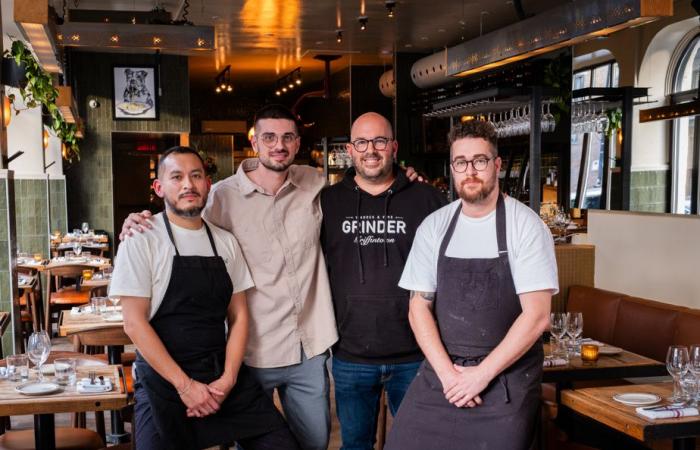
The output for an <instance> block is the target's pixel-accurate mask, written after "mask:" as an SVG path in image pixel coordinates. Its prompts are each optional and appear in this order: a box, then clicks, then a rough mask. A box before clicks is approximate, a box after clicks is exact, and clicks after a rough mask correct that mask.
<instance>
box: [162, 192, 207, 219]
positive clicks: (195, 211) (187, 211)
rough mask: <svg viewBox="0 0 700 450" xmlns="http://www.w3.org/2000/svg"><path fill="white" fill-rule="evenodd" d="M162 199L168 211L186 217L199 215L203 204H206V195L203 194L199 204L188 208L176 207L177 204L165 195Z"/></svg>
mask: <svg viewBox="0 0 700 450" xmlns="http://www.w3.org/2000/svg"><path fill="white" fill-rule="evenodd" d="M163 200H164V201H165V205H166V206H167V207H168V209H169V210H170V211H172V212H173V213H175V214H176V215H178V216H180V217H184V218H186V219H191V218H193V217H199V216H200V215H201V214H202V211H203V210H204V206H205V205H206V204H207V196H206V195H205V196H204V198H202V201H201V202H200V204H199V205H194V206H190V207H189V208H178V207H177V205H176V204H175V203H174V202H171V201H170V199H168V198H167V197H165V198H163Z"/></svg>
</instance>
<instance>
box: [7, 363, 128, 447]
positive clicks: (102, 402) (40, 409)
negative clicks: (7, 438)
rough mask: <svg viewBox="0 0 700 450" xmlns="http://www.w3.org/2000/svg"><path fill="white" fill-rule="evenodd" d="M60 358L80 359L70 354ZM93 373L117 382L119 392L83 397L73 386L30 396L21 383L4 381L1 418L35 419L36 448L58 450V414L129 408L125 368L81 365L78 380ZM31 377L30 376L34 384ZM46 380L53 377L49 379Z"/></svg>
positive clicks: (77, 374) (116, 389) (77, 373)
mask: <svg viewBox="0 0 700 450" xmlns="http://www.w3.org/2000/svg"><path fill="white" fill-rule="evenodd" d="M60 356H79V355H76V354H70V353H67V352H66V353H63V354H62V355H60ZM90 371H94V372H96V374H97V375H98V376H99V375H103V376H108V377H110V378H111V379H112V380H115V381H116V382H115V383H114V386H115V388H114V389H113V390H112V391H111V392H108V393H101V394H81V393H79V392H77V390H76V386H75V385H73V386H64V387H63V388H62V390H61V391H60V392H57V393H54V394H47V395H39V396H36V395H32V396H26V395H23V394H20V393H19V392H17V390H16V389H15V388H16V387H17V386H18V385H19V384H20V382H16V381H10V380H9V379H6V378H4V379H0V417H3V416H8V417H9V416H18V415H29V414H31V415H33V416H34V439H35V446H36V448H37V449H39V450H54V449H55V448H56V434H55V420H54V414H56V413H74V412H87V411H105V410H118V409H121V408H123V407H124V406H126V404H127V391H126V384H125V379H124V374H123V370H122V367H121V365H79V366H78V367H76V378H77V379H78V380H79V379H82V378H85V377H87V376H88V373H89V372H90ZM32 372H33V373H35V372H34V371H32ZM31 376H32V375H31V374H30V380H31ZM34 376H36V375H34ZM44 378H45V379H46V378H50V377H48V376H46V375H45V376H44Z"/></svg>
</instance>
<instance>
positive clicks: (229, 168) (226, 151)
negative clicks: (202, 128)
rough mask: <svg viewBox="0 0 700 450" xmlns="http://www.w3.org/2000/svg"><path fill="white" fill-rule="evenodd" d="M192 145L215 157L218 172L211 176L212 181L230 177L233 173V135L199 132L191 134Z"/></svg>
mask: <svg viewBox="0 0 700 450" xmlns="http://www.w3.org/2000/svg"><path fill="white" fill-rule="evenodd" d="M190 146H192V147H193V148H196V149H197V150H199V151H201V150H204V151H205V152H206V153H207V156H209V157H211V158H213V159H214V162H215V163H216V167H217V172H216V174H214V175H213V176H212V177H211V181H212V183H216V182H217V181H219V180H223V179H224V178H228V177H229V176H231V175H232V174H233V152H232V149H233V135H222V134H199V135H194V134H193V135H190Z"/></svg>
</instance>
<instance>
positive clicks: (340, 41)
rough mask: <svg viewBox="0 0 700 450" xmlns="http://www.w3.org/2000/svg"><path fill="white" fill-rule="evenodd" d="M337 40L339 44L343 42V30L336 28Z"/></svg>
mask: <svg viewBox="0 0 700 450" xmlns="http://www.w3.org/2000/svg"><path fill="white" fill-rule="evenodd" d="M335 41H336V42H337V43H338V44H341V43H342V42H343V30H335Z"/></svg>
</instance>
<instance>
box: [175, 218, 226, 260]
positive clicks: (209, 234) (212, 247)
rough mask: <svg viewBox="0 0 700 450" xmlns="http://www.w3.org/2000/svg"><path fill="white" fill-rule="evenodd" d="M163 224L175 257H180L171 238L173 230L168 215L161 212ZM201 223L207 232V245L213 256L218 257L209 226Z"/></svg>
mask: <svg viewBox="0 0 700 450" xmlns="http://www.w3.org/2000/svg"><path fill="white" fill-rule="evenodd" d="M163 222H165V230H166V231H167V232H168V237H169V238H170V242H172V244H173V247H174V248H175V254H176V255H177V256H180V252H179V251H178V250H177V245H175V238H174V237H173V230H172V228H171V227H170V220H169V219H168V214H167V213H166V212H165V211H163ZM202 223H204V229H205V230H207V237H208V238H209V244H211V249H212V251H213V252H214V256H217V257H218V256H219V252H217V251H216V245H214V237H213V236H212V234H211V230H210V229H209V225H207V222H206V221H204V220H202Z"/></svg>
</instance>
